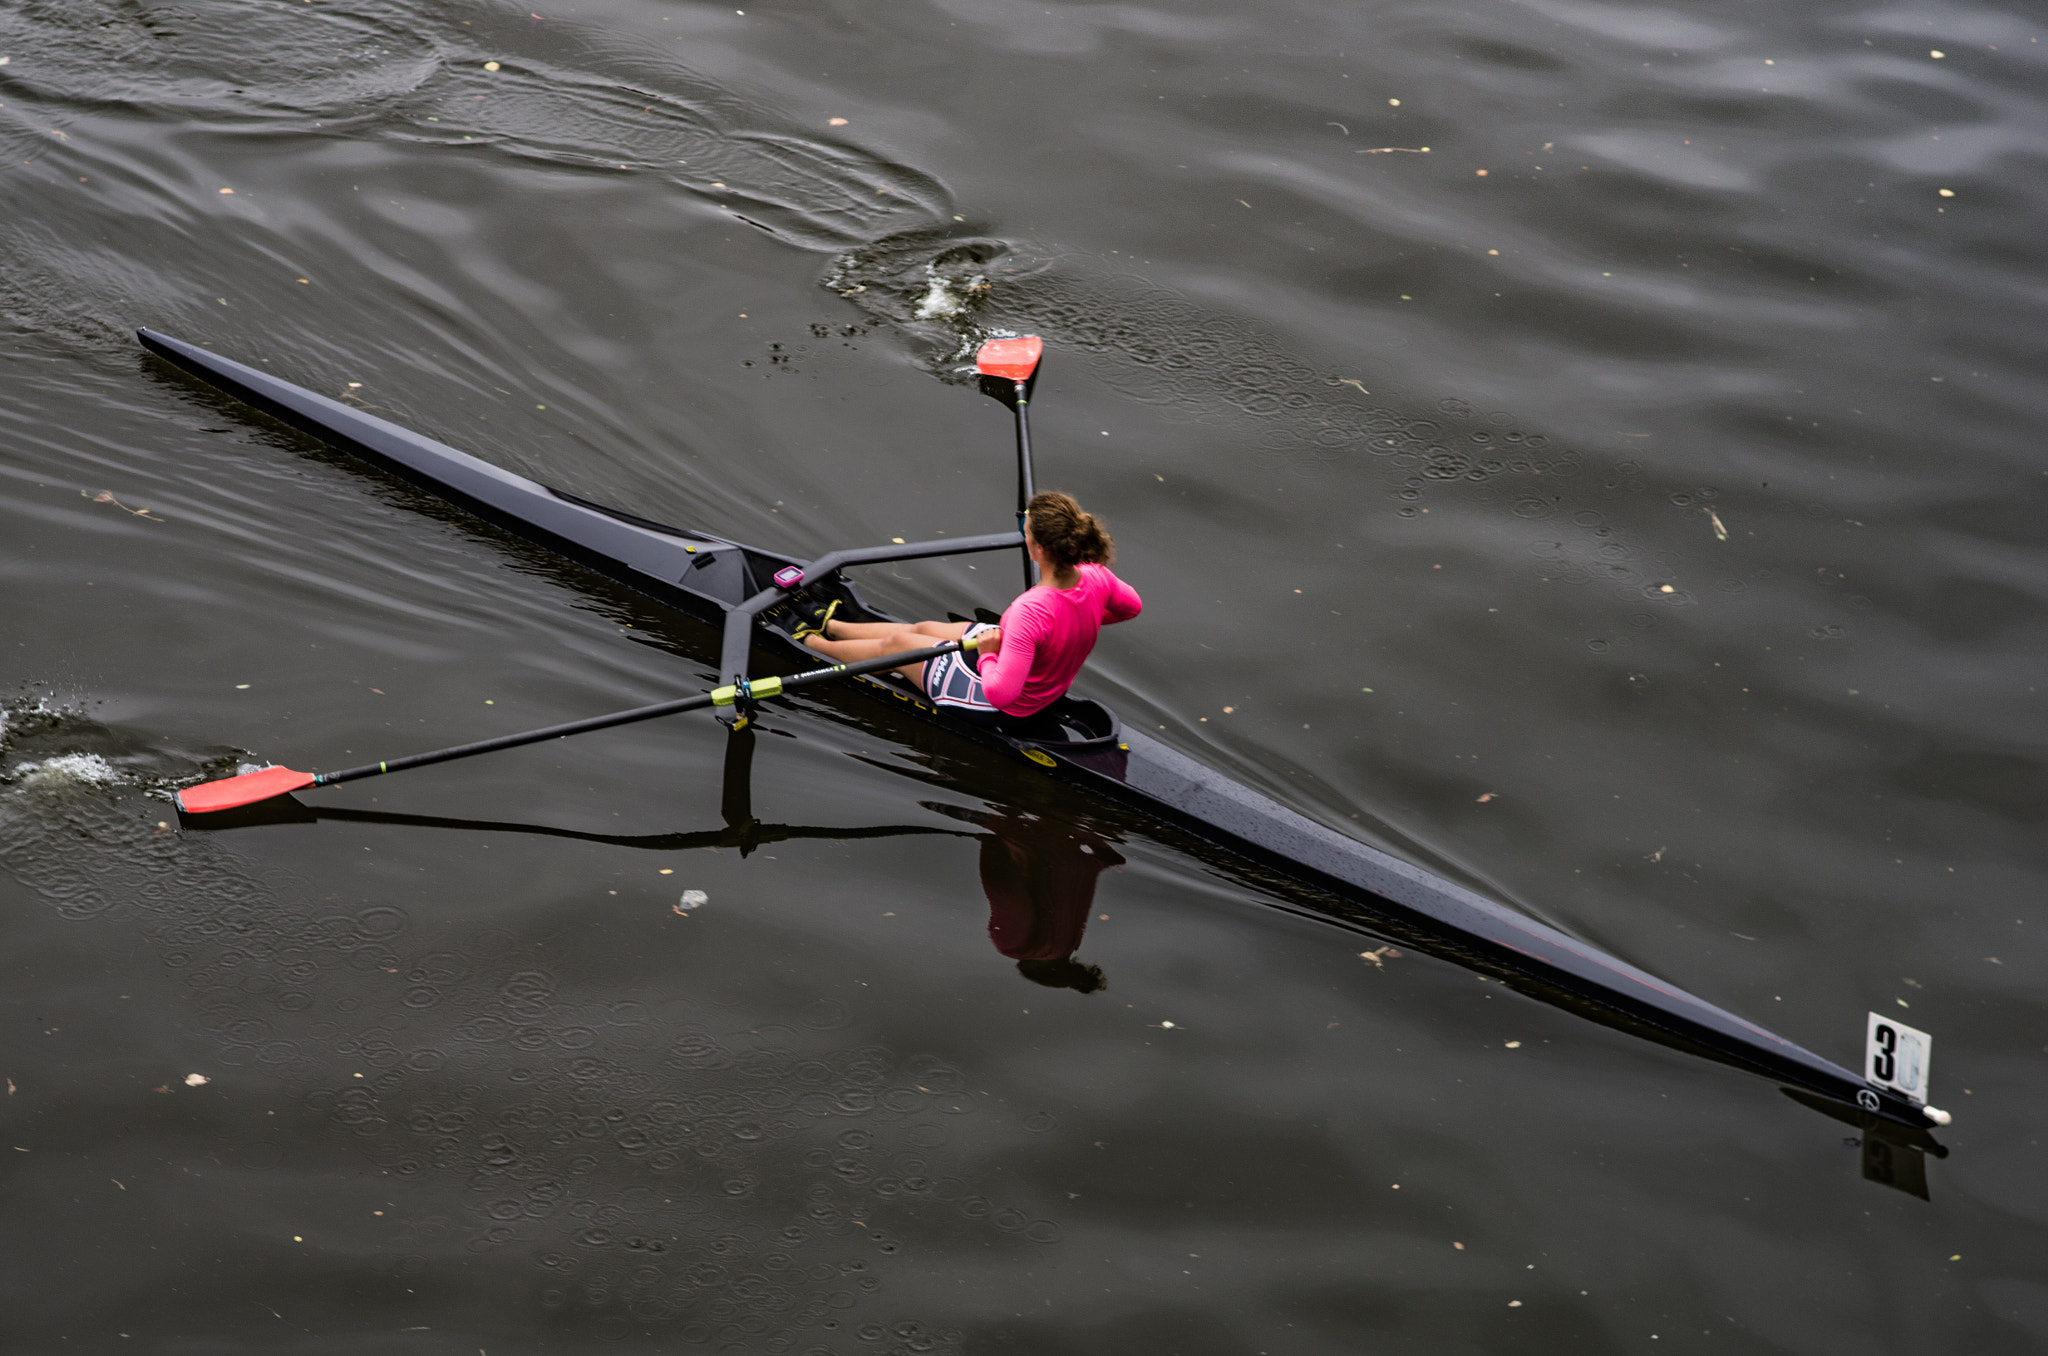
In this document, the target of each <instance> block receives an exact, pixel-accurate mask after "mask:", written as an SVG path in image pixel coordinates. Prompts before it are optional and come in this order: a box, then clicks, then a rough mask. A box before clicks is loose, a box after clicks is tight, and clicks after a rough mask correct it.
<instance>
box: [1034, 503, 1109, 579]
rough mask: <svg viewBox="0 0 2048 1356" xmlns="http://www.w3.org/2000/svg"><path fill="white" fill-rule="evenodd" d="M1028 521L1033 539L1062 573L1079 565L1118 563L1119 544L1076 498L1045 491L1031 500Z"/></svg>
mask: <svg viewBox="0 0 2048 1356" xmlns="http://www.w3.org/2000/svg"><path fill="white" fill-rule="evenodd" d="M1024 517H1025V520H1026V521H1027V522H1029V523H1030V524H1031V537H1032V540H1034V541H1036V542H1037V543H1038V544H1039V545H1040V546H1042V547H1044V548H1045V554H1046V555H1047V556H1049V557H1051V558H1052V562H1053V564H1055V565H1057V566H1059V567H1060V568H1061V569H1071V568H1073V567H1074V566H1076V565H1107V564H1109V563H1110V562H1111V561H1113V560H1115V559H1116V542H1114V541H1113V540H1111V539H1110V535H1109V533H1108V532H1107V531H1106V530H1105V529H1104V528H1103V526H1102V524H1101V522H1099V521H1098V520H1097V519H1096V517H1095V515H1094V514H1092V513H1088V512H1085V511H1084V510H1083V509H1082V508H1081V506H1080V505H1079V504H1077V503H1075V502H1074V498H1073V496H1072V495H1067V494H1061V493H1060V492H1059V491H1058V490H1043V491H1040V492H1039V493H1037V494H1034V495H1032V496H1031V503H1030V506H1029V507H1027V508H1026V509H1025V511H1024Z"/></svg>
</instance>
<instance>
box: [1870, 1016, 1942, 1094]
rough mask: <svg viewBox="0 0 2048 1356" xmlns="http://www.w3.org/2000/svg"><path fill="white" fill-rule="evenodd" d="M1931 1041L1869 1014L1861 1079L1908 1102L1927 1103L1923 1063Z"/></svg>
mask: <svg viewBox="0 0 2048 1356" xmlns="http://www.w3.org/2000/svg"><path fill="white" fill-rule="evenodd" d="M1933 1048H1934V1037H1932V1036H1930V1035H1928V1034H1927V1033H1926V1032H1925V1031H1915V1030H1914V1029H1913V1028H1912V1027H1910V1026H1907V1025H1906V1024H1905V1023H1903V1022H1895V1021H1893V1020H1892V1019H1891V1018H1889V1017H1886V1016H1883V1015H1881V1014H1879V1013H1875V1012H1873V1013H1871V1014H1870V1033H1869V1035H1868V1037H1867V1038H1866V1039H1865V1041H1864V1045H1863V1076H1864V1077H1865V1078H1867V1079H1869V1080H1870V1081H1871V1082H1873V1083H1875V1084H1876V1085H1877V1086H1879V1087H1881V1088H1890V1089H1891V1090H1892V1091H1893V1092H1896V1093H1898V1094H1899V1095H1900V1096H1901V1097H1904V1098H1905V1099H1906V1100H1907V1101H1909V1102H1921V1103H1924V1102H1926V1100H1927V1060H1928V1055H1929V1052H1930V1051H1932V1049H1933Z"/></svg>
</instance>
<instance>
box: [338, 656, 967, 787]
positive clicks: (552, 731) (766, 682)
mask: <svg viewBox="0 0 2048 1356" xmlns="http://www.w3.org/2000/svg"><path fill="white" fill-rule="evenodd" d="M963 648H968V647H966V646H964V645H963V644H962V643H961V642H960V641H957V640H949V641H946V642H944V643H943V644H940V645H933V646H930V647H928V648H926V649H922V650H908V651H904V652H903V653H900V654H887V655H882V656H881V657H879V658H876V659H863V660H861V661H860V662H859V663H855V664H834V665H832V666H830V667H829V668H822V669H810V670H807V671H805V672H803V673H797V674H792V675H790V676H789V677H787V678H757V679H755V680H754V681H753V682H752V683H750V684H748V685H747V687H748V691H747V695H748V696H749V697H750V698H751V699H753V700H760V699H761V698H764V697H774V696H779V695H781V694H782V693H784V692H788V691H790V690H791V689H792V688H799V687H810V686H812V685H814V684H817V683H823V682H828V681H830V680H832V679H835V678H857V677H859V676H861V675H862V674H867V673H880V672H881V671H883V670H884V669H896V668H902V667H903V666H904V665H906V664H918V663H922V662H924V661H925V660H928V659H937V658H938V657H939V656H941V655H947V654H951V653H953V651H955V650H959V649H963ZM738 695H739V693H738V690H737V689H736V688H734V687H721V688H715V689H713V690H712V691H710V692H700V693H698V694H697V695H696V696H694V697H678V698H677V699H676V700H674V701H667V702H656V703H655V704H654V705H652V706H636V707H634V708H632V709H631V710H629V711H614V712H612V713H611V714H610V715H604V716H592V717H590V718H589V719H587V720H572V721H569V722H567V723H566V724H562V725H549V726H547V727H545V728H543V729H539V730H527V731H524V732H522V733H520V734H509V735H500V736H498V737H497V738H496V739H481V740H478V741H477V742H476V743H474V744H457V745H455V746H454V747H452V748H446V749H434V750H432V751H431V752H428V753H415V754H409V755H407V756H406V757H404V758H393V759H391V760H390V761H388V762H383V763H365V764H363V766H361V767H352V768H344V769H343V770H342V771H340V772H322V773H319V774H317V775H316V776H315V777H314V778H313V785H315V786H333V785H335V784H336V783H338V782H352V781H356V780H358V779H360V778H363V777H380V776H382V775H383V774H385V773H387V772H403V771H405V770H406V769H407V768H414V767H426V766H428V765H429V764H432V763H450V762H453V761H455V760H456V759H457V758H473V757H475V756H476V755H477V754H480V753H495V752H497V751H498V750H499V749H516V748H518V747H519V746H520V745H522V744H538V743H541V742H543V741H544V740H549V739H561V738H563V737H564V736H567V735H575V734H584V733H586V732H588V731H591V730H604V729H609V728H610V727H612V726H614V725H631V724H633V723H634V722H636V721H642V720H653V719H655V718H656V717H659V716H672V715H675V714H676V713H678V712H681V711H696V710H700V709H702V708H704V707H707V706H729V705H731V704H732V703H733V701H734V699H735V698H736V697H737V696H738Z"/></svg>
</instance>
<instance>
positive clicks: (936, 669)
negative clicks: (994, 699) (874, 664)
mask: <svg viewBox="0 0 2048 1356" xmlns="http://www.w3.org/2000/svg"><path fill="white" fill-rule="evenodd" d="M993 630H995V628H994V627H993V626H990V625H989V624H988V623H986V622H976V623H974V625H972V626H970V627H968V628H967V631H966V634H965V635H963V636H962V637H961V639H962V640H965V639H967V638H968V637H971V636H978V635H980V634H981V633H982V632H984V631H993ZM924 695H925V696H927V697H930V698H931V699H932V701H933V702H934V703H936V704H937V705H938V706H940V707H942V708H944V709H945V710H947V711H951V712H953V713H954V714H955V715H962V716H969V717H980V718H982V719H985V720H994V719H996V718H997V717H999V716H1001V715H1002V714H1003V713H1002V712H1000V711H998V710H997V709H996V708H995V707H994V706H992V705H991V704H990V703H989V699H988V695H987V694H986V693H984V692H983V691H982V690H981V675H980V674H979V673H977V672H975V669H974V662H973V661H972V660H971V659H969V658H968V657H967V652H966V651H964V650H955V651H953V652H952V653H951V654H942V655H940V656H939V657H938V658H937V659H927V660H925V661H924Z"/></svg>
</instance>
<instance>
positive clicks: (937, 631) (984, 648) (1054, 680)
mask: <svg viewBox="0 0 2048 1356" xmlns="http://www.w3.org/2000/svg"><path fill="white" fill-rule="evenodd" d="M1024 547H1025V549H1026V550H1027V551H1029V552H1030V553H1031V559H1032V560H1033V561H1034V562H1036V563H1037V565H1038V567H1039V570H1040V571H1041V573H1042V578H1043V581H1044V582H1042V583H1039V584H1036V585H1033V586H1032V587H1031V588H1028V589H1026V590H1025V591H1024V592H1023V593H1021V594H1019V595H1018V596H1017V598H1016V600H1015V601H1014V602H1012V603H1011V604H1010V606H1009V607H1008V609H1006V610H1005V611H1004V613H1003V618H1002V622H1001V624H1000V625H999V626H990V625H988V624H986V623H984V622H932V621H926V622H915V623H903V622H845V621H839V620H837V619H835V618H834V617H833V616H832V610H833V609H832V608H829V607H828V608H826V609H825V610H824V612H823V613H821V614H819V615H818V616H816V617H814V618H812V619H811V620H810V621H808V622H807V623H806V624H805V625H804V626H802V627H799V628H798V629H797V631H796V633H795V634H796V637H797V639H799V640H802V641H803V643H804V644H806V645H808V646H810V647H811V648H812V649H813V650H816V651H818V653H820V654H823V655H827V656H830V657H831V658H832V659H834V660H836V661H837V662H839V663H842V664H851V663H858V662H860V661H861V660H866V659H880V658H882V657H883V656H885V655H891V654H901V653H903V652H905V651H907V650H922V649H925V648H927V647H928V646H931V645H933V644H936V643H938V642H939V641H945V640H962V639H970V638H971V639H972V640H974V642H975V644H976V649H975V650H974V651H972V652H965V651H963V652H960V653H955V654H948V655H943V656H941V657H940V658H938V659H934V660H931V661H929V662H927V663H922V664H906V665H905V666H904V667H902V668H900V669H898V670H896V672H898V673H900V674H902V675H903V676H904V677H905V678H908V679H909V680H910V681H911V682H912V683H914V684H916V685H917V687H918V688H919V689H920V690H921V691H922V692H923V693H924V694H925V695H926V696H927V697H930V698H931V699H932V701H934V702H935V703H937V704H938V705H940V706H942V707H944V708H946V709H947V710H948V711H950V712H951V713H953V714H954V715H957V716H960V717H962V718H964V719H967V720H974V721H982V722H986V723H989V724H995V723H998V722H1000V721H1001V720H1002V719H1003V718H1004V717H1005V716H1010V717H1025V716H1032V715H1035V714H1037V713H1038V712H1040V711H1042V710H1044V709H1045V708H1046V707H1048V706H1050V705H1051V704H1052V703H1054V702H1056V701H1058V700H1059V699H1060V698H1061V697H1063V696H1065V695H1066V691H1067V689H1068V688H1069V687H1071V686H1072V685H1073V682H1074V677H1075V675H1076V674H1078V673H1079V672H1080V671H1081V665H1082V664H1083V663H1085V662H1087V659H1088V655H1089V652H1090V651H1092V650H1093V649H1094V648H1095V638H1096V636H1097V635H1098V634H1100V632H1101V630H1102V628H1103V627H1104V626H1105V625H1107V624H1110V623H1113V622H1120V621H1129V620H1130V619H1131V618H1133V617H1135V616H1137V615H1138V613H1139V612H1141V611H1142V610H1143V609H1144V606H1145V604H1144V601H1143V600H1142V599H1140V598H1139V597H1138V593H1137V590H1135V589H1133V588H1132V587H1131V586H1130V585H1129V584H1126V583H1125V582H1124V581H1123V580H1121V579H1119V578H1117V577H1116V575H1115V574H1114V573H1112V572H1111V571H1110V568H1109V565H1110V562H1111V561H1112V560H1114V559H1115V558H1116V543H1115V542H1114V541H1112V540H1111V539H1110V535H1109V533H1108V532H1107V531H1105V530H1104V529H1103V526H1102V524H1101V523H1100V522H1098V521H1097V520H1096V518H1095V515H1094V514H1092V513H1087V512H1084V511H1083V510H1082V508H1081V506H1080V505H1079V504H1077V503H1075V502H1074V500H1073V499H1072V498H1071V497H1069V496H1068V495H1064V494H1061V493H1060V492H1059V491H1057V490H1048V491H1046V492H1045V493H1043V494H1037V495H1033V496H1032V498H1031V503H1030V506H1029V507H1028V509H1027V510H1026V512H1025V515H1024ZM834 606H835V607H836V604H835V605H834Z"/></svg>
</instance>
